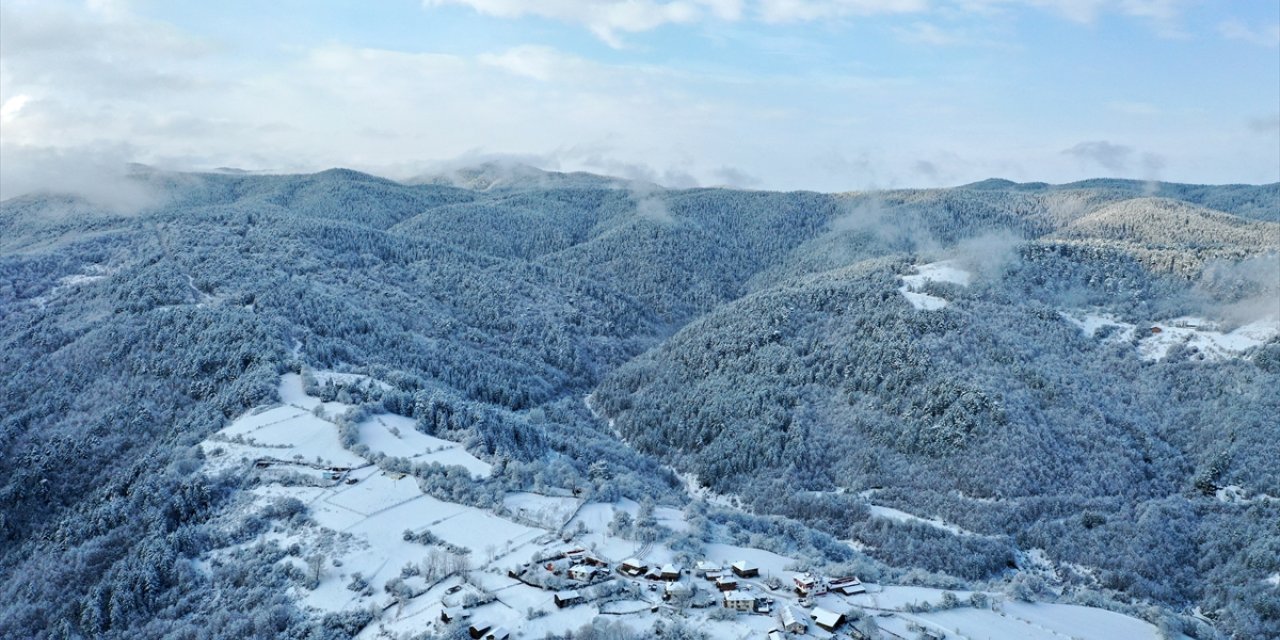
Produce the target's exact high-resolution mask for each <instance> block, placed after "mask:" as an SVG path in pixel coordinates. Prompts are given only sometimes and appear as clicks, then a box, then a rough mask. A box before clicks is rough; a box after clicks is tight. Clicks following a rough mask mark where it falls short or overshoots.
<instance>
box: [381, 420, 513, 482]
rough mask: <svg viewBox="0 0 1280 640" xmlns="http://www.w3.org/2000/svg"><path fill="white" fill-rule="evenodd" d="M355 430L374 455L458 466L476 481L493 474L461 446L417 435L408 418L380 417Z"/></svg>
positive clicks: (491, 467) (412, 423)
mask: <svg viewBox="0 0 1280 640" xmlns="http://www.w3.org/2000/svg"><path fill="white" fill-rule="evenodd" d="M356 430H357V432H358V434H359V439H360V442H361V443H362V444H364V445H365V446H367V447H369V450H370V451H374V452H376V453H381V454H383V455H388V456H395V457H400V458H409V459H411V460H413V461H415V462H438V463H440V464H442V465H457V466H460V467H465V468H466V470H467V471H470V472H471V475H472V476H474V477H477V478H487V477H489V474H490V473H492V472H493V465H491V464H489V463H487V462H485V461H483V460H480V459H479V458H476V457H475V456H473V455H471V454H470V453H467V451H466V449H463V448H462V445H461V444H459V443H457V442H451V441H449V440H441V439H440V438H435V437H432V436H429V435H427V434H425V433H422V432H420V431H418V430H417V427H416V426H415V424H414V421H413V419H411V418H406V417H404V416H397V415H394V414H390V413H380V414H378V415H375V416H371V417H369V418H368V419H366V420H364V421H362V422H361V423H360V424H358V425H356Z"/></svg>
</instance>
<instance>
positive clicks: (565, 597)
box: [552, 591, 585, 609]
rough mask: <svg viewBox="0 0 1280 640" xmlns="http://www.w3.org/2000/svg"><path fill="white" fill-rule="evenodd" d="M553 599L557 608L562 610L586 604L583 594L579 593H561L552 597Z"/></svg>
mask: <svg viewBox="0 0 1280 640" xmlns="http://www.w3.org/2000/svg"><path fill="white" fill-rule="evenodd" d="M552 599H553V600H555V603H556V606H557V607H560V608H561V609H563V608H565V607H572V606H573V605H575V604H582V603H583V602H585V599H584V598H583V597H582V593H581V592H579V591H560V592H558V593H556V594H555V595H554V596H552Z"/></svg>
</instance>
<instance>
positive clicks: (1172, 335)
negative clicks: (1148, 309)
mask: <svg viewBox="0 0 1280 640" xmlns="http://www.w3.org/2000/svg"><path fill="white" fill-rule="evenodd" d="M1061 315H1062V317H1063V318H1065V319H1066V320H1067V321H1069V322H1071V323H1072V324H1074V325H1076V326H1077V327H1079V328H1080V330H1081V331H1082V332H1084V334H1085V335H1087V336H1089V337H1093V336H1095V335H1097V333H1098V332H1099V331H1100V330H1102V329H1103V328H1106V327H1115V330H1114V332H1113V333H1112V334H1111V335H1110V336H1107V338H1106V340H1108V341H1113V342H1121V343H1123V342H1129V341H1130V340H1132V339H1133V338H1134V336H1135V335H1136V336H1137V337H1138V347H1137V353H1138V357H1140V358H1142V359H1143V360H1147V361H1157V360H1163V359H1164V358H1165V357H1167V356H1168V355H1169V352H1170V351H1171V350H1172V349H1173V348H1174V347H1175V346H1178V345H1183V346H1184V347H1185V348H1186V349H1191V350H1193V351H1194V352H1195V353H1194V355H1193V356H1192V358H1193V359H1196V360H1206V361H1215V360H1225V359H1227V358H1233V357H1237V356H1239V355H1240V354H1241V353H1243V352H1245V351H1247V350H1249V349H1252V348H1253V347H1257V346H1260V345H1263V344H1266V343H1267V342H1268V341H1270V340H1272V339H1274V338H1276V337H1277V336H1280V316H1271V317H1268V318H1263V319H1261V320H1255V321H1253V322H1250V323H1249V324H1246V325H1243V326H1240V327H1237V328H1235V329H1233V330H1231V331H1226V332H1224V331H1221V330H1220V325H1219V324H1218V323H1216V322H1213V321H1211V320H1206V319H1204V318H1196V317H1192V316H1184V317H1181V318H1174V319H1172V320H1167V321H1161V322H1155V323H1152V324H1150V325H1144V326H1143V327H1138V326H1136V325H1134V324H1132V323H1129V322H1124V321H1122V320H1119V319H1117V318H1116V317H1115V316H1112V315H1109V314H1106V313H1095V312H1088V311H1071V312H1065V311H1064V312H1062V314H1061Z"/></svg>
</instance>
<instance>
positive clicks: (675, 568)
mask: <svg viewBox="0 0 1280 640" xmlns="http://www.w3.org/2000/svg"><path fill="white" fill-rule="evenodd" d="M658 577H659V578H662V579H663V580H679V579H680V565H676V564H671V563H667V564H664V565H662V569H660V570H659V571H658Z"/></svg>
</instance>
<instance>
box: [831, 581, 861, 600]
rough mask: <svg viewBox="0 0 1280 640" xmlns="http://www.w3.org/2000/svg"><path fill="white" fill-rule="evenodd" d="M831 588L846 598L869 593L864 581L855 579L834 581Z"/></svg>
mask: <svg viewBox="0 0 1280 640" xmlns="http://www.w3.org/2000/svg"><path fill="white" fill-rule="evenodd" d="M829 586H830V588H831V590H832V591H835V592H836V593H841V594H844V595H846V596H856V595H859V594H863V593H866V592H867V588H866V587H864V586H863V585H862V581H861V580H859V579H857V578H854V577H848V578H837V579H835V580H832V581H831V583H830V585H829Z"/></svg>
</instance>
